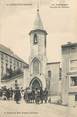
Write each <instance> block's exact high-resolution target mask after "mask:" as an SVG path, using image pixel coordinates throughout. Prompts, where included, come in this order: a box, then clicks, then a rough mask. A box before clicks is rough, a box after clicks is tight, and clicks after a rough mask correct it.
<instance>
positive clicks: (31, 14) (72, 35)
mask: <svg viewBox="0 0 77 117" xmlns="http://www.w3.org/2000/svg"><path fill="white" fill-rule="evenodd" d="M14 2H15V3H16V4H17V3H22V4H23V5H22V6H21V5H16V6H12V5H11V6H10V5H7V4H8V3H9V4H10V3H14ZM28 2H29V3H32V5H24V3H25V4H27V3H28ZM50 5H51V0H41V2H40V5H39V9H40V16H41V19H42V22H43V25H44V29H45V30H46V31H47V32H48V35H47V58H48V62H55V61H61V58H62V55H61V45H63V44H66V43H67V42H77V13H76V11H77V8H76V1H75V0H73V2H72V0H69V5H70V8H50ZM36 9H37V1H36V0H29V1H27V0H26V1H25V2H24V0H19V1H18V0H11V2H10V0H2V1H1V3H0V43H1V44H3V45H5V46H7V47H9V48H10V49H12V50H13V51H14V53H15V54H17V55H18V56H19V57H21V58H22V59H24V60H25V61H26V62H28V60H29V56H30V37H29V32H30V31H31V29H32V27H33V22H34V20H35V18H36Z"/></svg>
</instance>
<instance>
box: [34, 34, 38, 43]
mask: <svg viewBox="0 0 77 117" xmlns="http://www.w3.org/2000/svg"><path fill="white" fill-rule="evenodd" d="M37 43H38V41H37V35H36V34H34V44H37Z"/></svg>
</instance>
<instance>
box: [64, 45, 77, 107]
mask: <svg viewBox="0 0 77 117" xmlns="http://www.w3.org/2000/svg"><path fill="white" fill-rule="evenodd" d="M75 101H77V43H68V44H66V45H63V46H62V102H63V104H64V105H69V104H70V105H72V104H74V102H75Z"/></svg>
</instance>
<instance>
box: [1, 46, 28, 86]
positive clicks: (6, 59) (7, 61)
mask: <svg viewBox="0 0 77 117" xmlns="http://www.w3.org/2000/svg"><path fill="white" fill-rule="evenodd" d="M27 66H28V64H27V63H26V62H24V61H23V60H22V59H21V58H19V57H18V56H17V55H15V54H14V53H13V51H12V50H10V49H9V48H7V47H5V46H4V45H2V44H0V85H3V84H4V85H6V84H7V85H11V83H9V82H14V79H13V78H15V77H16V78H15V79H17V76H18V75H19V76H20V75H22V74H23V72H24V67H27Z"/></svg>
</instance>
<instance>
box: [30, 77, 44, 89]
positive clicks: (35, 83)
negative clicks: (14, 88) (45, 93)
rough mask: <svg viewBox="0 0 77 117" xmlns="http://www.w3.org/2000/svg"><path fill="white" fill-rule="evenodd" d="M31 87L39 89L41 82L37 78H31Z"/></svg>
mask: <svg viewBox="0 0 77 117" xmlns="http://www.w3.org/2000/svg"><path fill="white" fill-rule="evenodd" d="M30 87H31V89H33V90H35V89H36V88H38V89H40V87H42V82H41V81H40V79H39V78H33V79H32V80H31V82H30Z"/></svg>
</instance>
